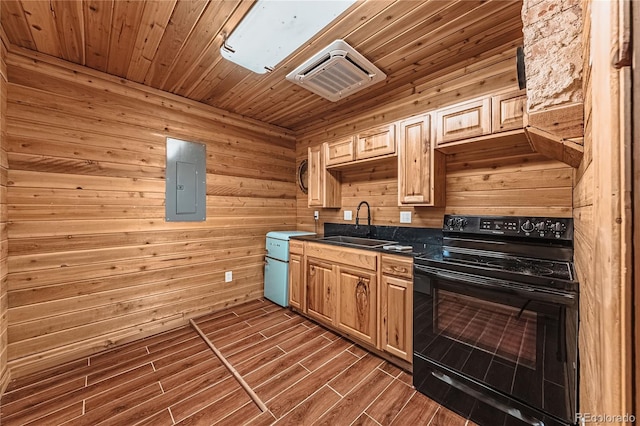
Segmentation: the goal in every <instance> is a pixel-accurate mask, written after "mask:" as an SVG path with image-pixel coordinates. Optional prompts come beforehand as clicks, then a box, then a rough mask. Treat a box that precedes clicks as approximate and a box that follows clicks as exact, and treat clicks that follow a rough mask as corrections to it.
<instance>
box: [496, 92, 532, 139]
mask: <svg viewBox="0 0 640 426" xmlns="http://www.w3.org/2000/svg"><path fill="white" fill-rule="evenodd" d="M526 106H527V95H526V91H525V90H518V91H515V92H509V93H505V94H502V95H497V96H493V97H492V98H491V112H492V118H493V123H492V129H493V133H497V132H505V131H507V130H515V129H522V126H523V119H524V112H525V109H526Z"/></svg>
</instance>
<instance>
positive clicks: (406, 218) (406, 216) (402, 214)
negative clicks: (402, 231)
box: [400, 212, 411, 223]
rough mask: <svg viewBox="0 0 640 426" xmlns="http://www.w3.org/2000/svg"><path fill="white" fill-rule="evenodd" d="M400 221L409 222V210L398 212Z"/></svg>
mask: <svg viewBox="0 0 640 426" xmlns="http://www.w3.org/2000/svg"><path fill="white" fill-rule="evenodd" d="M400 223H411V212H400Z"/></svg>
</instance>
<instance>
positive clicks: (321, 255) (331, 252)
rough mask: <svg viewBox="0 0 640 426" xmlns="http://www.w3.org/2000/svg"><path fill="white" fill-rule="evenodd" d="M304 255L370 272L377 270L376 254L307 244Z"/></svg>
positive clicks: (318, 244) (328, 245)
mask: <svg viewBox="0 0 640 426" xmlns="http://www.w3.org/2000/svg"><path fill="white" fill-rule="evenodd" d="M305 254H306V255H307V256H308V257H314V258H317V259H322V260H326V261H328V262H331V263H341V264H343V265H350V266H353V267H356V268H362V269H367V270H370V271H377V270H378V268H377V264H378V254H377V253H374V252H371V251H367V250H358V249H352V248H347V247H340V246H333V245H330V244H322V243H311V242H308V243H306V245H305Z"/></svg>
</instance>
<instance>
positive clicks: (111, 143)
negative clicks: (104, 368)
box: [7, 48, 296, 377]
mask: <svg viewBox="0 0 640 426" xmlns="http://www.w3.org/2000/svg"><path fill="white" fill-rule="evenodd" d="M7 68H8V77H9V79H8V80H9V85H8V89H9V90H8V110H7V126H8V127H7V138H8V140H7V142H8V143H7V151H8V162H9V173H8V194H7V197H8V203H9V212H8V217H9V226H8V237H9V253H8V265H9V276H8V304H9V328H8V340H9V346H8V358H9V365H10V367H11V370H12V375H13V376H14V377H15V376H19V375H22V374H25V373H28V372H30V371H33V370H37V369H40V368H43V367H46V366H49V365H55V364H58V363H60V362H62V361H64V360H67V359H71V358H76V357H78V356H79V355H81V354H85V353H90V352H95V351H99V350H101V349H104V348H105V347H109V346H112V345H116V344H119V343H122V342H124V341H127V340H131V339H136V338H140V337H143V336H145V335H149V334H152V333H156V332H158V331H161V330H163V329H167V328H171V327H175V326H178V325H182V324H184V323H185V321H186V320H187V319H188V318H189V317H193V316H196V315H201V314H203V313H205V312H210V311H213V310H217V309H220V308H222V307H225V306H229V305H233V304H237V303H240V302H243V301H245V300H248V299H252V298H257V297H260V296H261V295H262V292H263V267H264V266H263V265H264V238H265V234H266V232H268V231H270V230H274V229H283V228H284V229H286V228H289V229H292V228H295V217H296V200H295V196H296V190H295V187H296V184H295V179H294V176H295V139H294V137H293V135H292V134H290V133H287V132H285V131H284V130H283V129H280V128H276V127H272V126H267V125H264V124H262V123H259V122H256V121H253V120H248V119H244V118H242V117H239V116H234V115H233V114H229V113H226V112H223V111H220V110H216V109H214V108H210V107H208V106H205V105H202V104H198V103H196V102H192V101H188V100H185V99H183V98H179V97H177V96H173V95H169V94H166V93H163V92H160V91H157V90H155V89H149V88H145V87H143V86H141V85H138V84H137V83H132V82H128V81H125V80H121V79H118V78H115V77H112V76H109V75H106V74H103V73H100V72H98V71H92V70H89V69H88V68H84V67H81V66H76V65H73V64H70V63H67V62H64V61H61V60H54V59H51V58H49V57H47V56H46V55H38V54H34V53H29V52H28V51H26V50H19V49H17V48H16V49H15V50H12V51H11V52H10V53H9V55H8V57H7ZM167 136H171V137H175V138H179V139H185V140H190V141H197V142H201V143H205V144H206V148H207V220H206V222H191V223H166V222H165V221H164V195H165V181H164V172H165V169H164V166H165V138H166V137H167ZM227 270H232V271H233V281H232V282H231V283H225V282H224V272H225V271H227Z"/></svg>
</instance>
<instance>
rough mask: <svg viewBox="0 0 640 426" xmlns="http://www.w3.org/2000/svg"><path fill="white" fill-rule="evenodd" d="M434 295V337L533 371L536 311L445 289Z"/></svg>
mask: <svg viewBox="0 0 640 426" xmlns="http://www.w3.org/2000/svg"><path fill="white" fill-rule="evenodd" d="M436 294H437V296H436V297H437V302H436V309H435V312H434V314H435V318H434V326H435V328H436V330H434V331H435V334H440V335H443V336H446V337H448V338H450V339H453V340H456V341H458V342H461V343H464V344H466V345H469V346H471V347H473V348H474V349H480V350H482V351H484V352H488V353H489V354H491V355H494V356H498V357H500V358H502V359H504V360H506V361H510V362H512V363H514V364H519V365H521V366H525V367H528V368H531V369H535V368H536V329H537V324H536V320H537V315H536V313H535V312H532V311H529V310H526V309H524V308H521V309H517V308H514V307H512V306H508V305H502V304H498V303H493V302H489V301H486V300H482V299H478V298H473V297H470V296H466V295H462V294H458V293H452V292H449V291H446V290H439V291H438V292H437V293H436Z"/></svg>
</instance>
